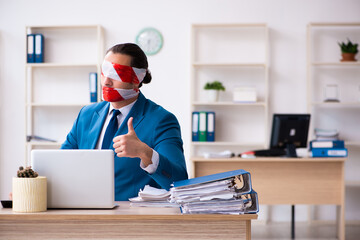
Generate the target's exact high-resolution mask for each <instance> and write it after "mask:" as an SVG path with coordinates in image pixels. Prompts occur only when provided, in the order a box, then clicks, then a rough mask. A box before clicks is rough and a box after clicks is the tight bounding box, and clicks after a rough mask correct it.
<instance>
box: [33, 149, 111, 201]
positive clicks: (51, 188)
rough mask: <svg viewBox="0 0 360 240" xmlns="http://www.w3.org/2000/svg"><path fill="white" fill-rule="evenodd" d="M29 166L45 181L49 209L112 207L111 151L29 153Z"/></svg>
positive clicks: (44, 151) (38, 151)
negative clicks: (45, 179) (43, 177)
mask: <svg viewBox="0 0 360 240" xmlns="http://www.w3.org/2000/svg"><path fill="white" fill-rule="evenodd" d="M31 166H32V167H33V169H34V171H36V172H38V174H39V176H45V177H46V178H47V198H48V199H47V207H48V208H113V207H114V206H115V204H114V199H115V198H114V152H113V151H112V150H50V149H49V150H32V151H31Z"/></svg>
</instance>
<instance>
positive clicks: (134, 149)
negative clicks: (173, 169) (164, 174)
mask: <svg viewBox="0 0 360 240" xmlns="http://www.w3.org/2000/svg"><path fill="white" fill-rule="evenodd" d="M127 124H128V129H129V132H128V133H127V134H124V135H120V136H117V137H115V138H114V139H113V140H114V145H113V147H114V148H115V152H116V153H117V154H116V155H117V156H118V157H131V158H135V157H138V158H140V159H141V161H142V163H143V164H144V165H145V167H147V166H148V165H149V164H151V163H152V162H151V157H152V153H153V150H152V149H151V148H150V147H149V146H148V145H146V144H145V143H143V142H142V141H140V139H139V138H138V137H137V135H136V133H135V130H134V127H133V118H132V117H131V118H129V120H128V122H127Z"/></svg>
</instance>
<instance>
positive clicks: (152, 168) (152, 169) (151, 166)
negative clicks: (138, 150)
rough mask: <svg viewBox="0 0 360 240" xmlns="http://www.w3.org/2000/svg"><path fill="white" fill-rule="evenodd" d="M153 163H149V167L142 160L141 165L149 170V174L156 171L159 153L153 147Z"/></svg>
mask: <svg viewBox="0 0 360 240" xmlns="http://www.w3.org/2000/svg"><path fill="white" fill-rule="evenodd" d="M151 161H152V164H149V165H148V166H147V167H145V165H144V164H143V163H142V161H140V167H141V168H142V169H144V170H145V171H147V172H148V173H149V174H153V173H154V172H156V170H157V168H158V166H159V154H158V153H157V152H156V151H155V150H154V149H153V154H152V157H151Z"/></svg>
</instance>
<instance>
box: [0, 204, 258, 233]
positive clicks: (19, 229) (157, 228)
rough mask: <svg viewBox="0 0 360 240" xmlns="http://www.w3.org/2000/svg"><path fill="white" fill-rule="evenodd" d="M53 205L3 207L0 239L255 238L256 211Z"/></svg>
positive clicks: (123, 205)
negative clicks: (20, 209)
mask: <svg viewBox="0 0 360 240" xmlns="http://www.w3.org/2000/svg"><path fill="white" fill-rule="evenodd" d="M118 204H119V206H118V207H116V208H114V209H109V210H106V209H99V210H89V209H83V210H72V209H70V210H69V209H56V210H55V209H51V210H48V211H46V212H41V213H14V212H13V211H12V209H0V239H30V238H34V239H99V238H100V239H187V240H189V239H230V238H237V239H251V220H254V219H257V215H256V214H245V215H215V214H201V215H200V214H199V215H187V214H184V215H183V214H181V213H180V210H179V208H147V207H130V204H129V202H118Z"/></svg>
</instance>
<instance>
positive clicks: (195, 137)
mask: <svg viewBox="0 0 360 240" xmlns="http://www.w3.org/2000/svg"><path fill="white" fill-rule="evenodd" d="M192 141H193V142H198V141H199V112H193V113H192Z"/></svg>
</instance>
